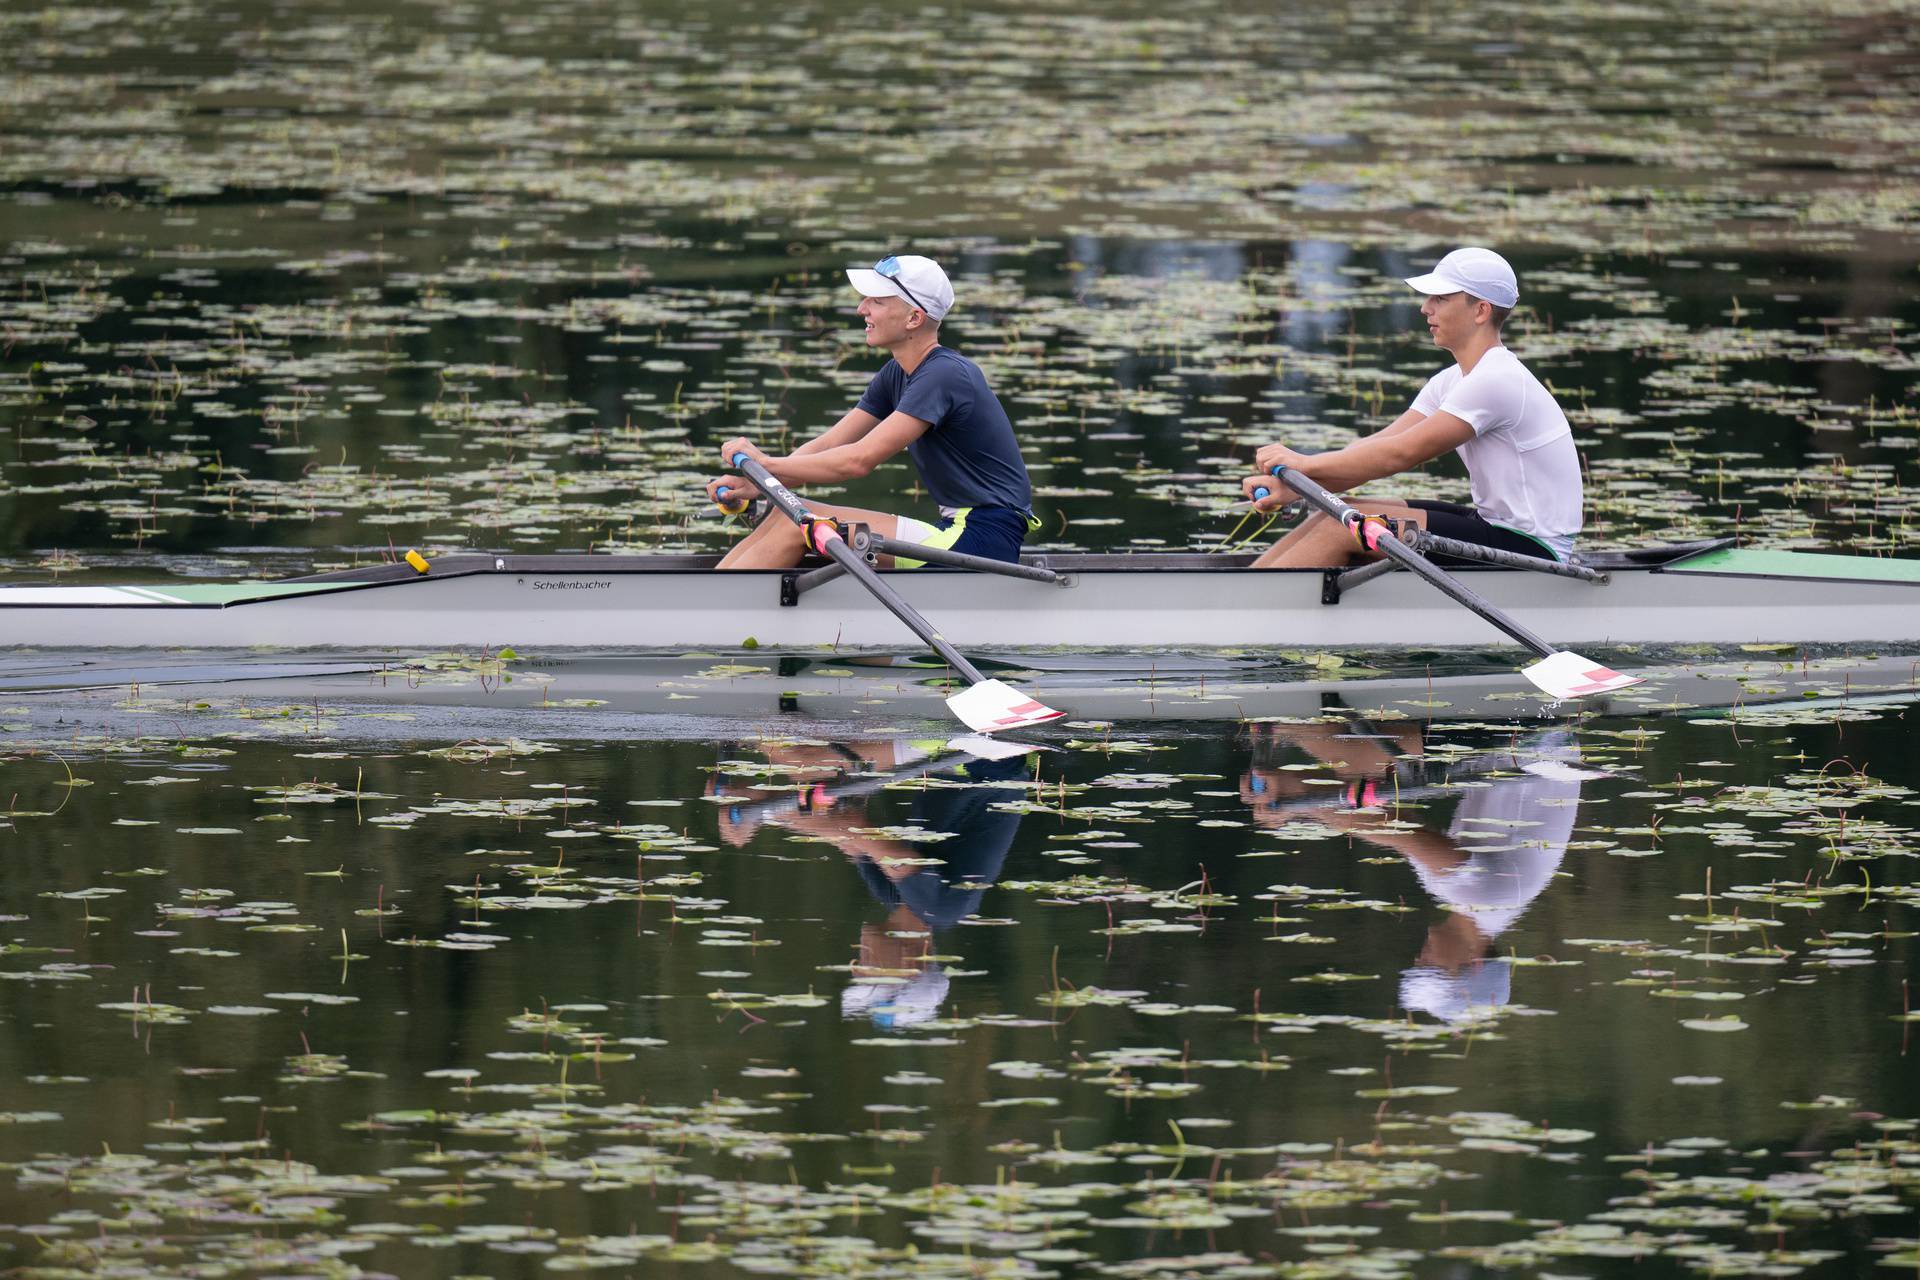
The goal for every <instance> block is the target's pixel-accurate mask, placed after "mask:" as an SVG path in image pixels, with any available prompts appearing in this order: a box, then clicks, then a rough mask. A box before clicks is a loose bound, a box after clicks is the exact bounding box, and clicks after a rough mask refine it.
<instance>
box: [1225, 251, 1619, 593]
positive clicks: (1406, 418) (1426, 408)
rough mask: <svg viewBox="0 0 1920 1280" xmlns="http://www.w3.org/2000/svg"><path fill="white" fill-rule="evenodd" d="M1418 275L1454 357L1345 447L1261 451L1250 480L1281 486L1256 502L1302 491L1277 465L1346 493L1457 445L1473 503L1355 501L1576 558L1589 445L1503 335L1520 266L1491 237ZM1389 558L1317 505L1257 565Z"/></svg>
mask: <svg viewBox="0 0 1920 1280" xmlns="http://www.w3.org/2000/svg"><path fill="white" fill-rule="evenodd" d="M1407 283H1408V284H1409V285H1411V286H1412V287H1413V289H1414V290H1415V291H1416V292H1418V293H1423V294H1425V295H1426V300H1425V301H1424V302H1422V303H1421V304H1420V314H1421V315H1423V316H1425V317H1426V320H1427V328H1428V330H1429V331H1431V332H1432V334H1433V341H1434V345H1435V346H1438V347H1441V348H1443V349H1445V350H1446V351H1449V352H1451V353H1452V355H1453V358H1454V361H1455V363H1454V365H1453V366H1452V367H1451V368H1448V369H1443V370H1442V371H1441V372H1439V373H1437V374H1435V375H1434V376H1433V377H1432V378H1431V379H1430V380H1429V381H1428V382H1427V385H1426V386H1425V387H1424V388H1422V389H1421V391H1420V394H1419V395H1418V396H1416V397H1415V398H1414V401H1413V406H1412V407H1411V408H1410V409H1408V410H1407V411H1406V412H1405V413H1403V414H1401V415H1400V416H1399V417H1398V418H1395V419H1394V420H1393V422H1392V424H1391V425H1389V426H1388V427H1387V428H1386V429H1385V430H1382V431H1378V432H1376V433H1374V434H1373V435H1370V436H1366V437H1364V438H1363V439H1360V440H1356V441H1354V442H1353V443H1352V444H1350V445H1348V446H1346V447H1345V448H1344V449H1336V450H1334V451H1333V452H1331V453H1315V454H1304V453H1295V452H1294V451H1293V450H1292V449H1289V448H1287V447H1286V446H1285V445H1283V444H1270V445H1267V446H1265V447H1263V448H1262V449H1261V450H1260V452H1259V453H1258V454H1257V455H1255V462H1256V463H1257V465H1258V466H1259V468H1260V474H1259V475H1254V476H1248V477H1247V478H1246V479H1245V480H1244V481H1242V482H1241V487H1242V488H1243V489H1244V490H1245V491H1246V494H1247V496H1248V497H1249V498H1252V497H1253V495H1254V490H1255V489H1257V488H1264V489H1267V490H1269V491H1271V492H1270V493H1269V496H1268V497H1266V498H1265V499H1260V500H1257V501H1256V505H1257V506H1259V507H1260V508H1261V509H1262V510H1272V509H1273V508H1275V507H1278V506H1280V505H1282V504H1283V503H1285V502H1286V501H1288V500H1289V499H1290V498H1291V497H1292V496H1293V495H1292V493H1291V492H1290V491H1289V490H1287V489H1286V487H1285V486H1284V485H1279V486H1276V485H1275V484H1274V483H1273V479H1272V471H1273V468H1274V467H1275V466H1276V465H1281V464H1284V465H1286V466H1289V467H1294V468H1297V469H1298V470H1300V471H1301V472H1304V473H1305V474H1306V475H1307V476H1309V477H1310V478H1312V479H1314V480H1317V481H1319V482H1320V484H1322V485H1324V486H1325V487H1326V488H1328V489H1331V490H1333V491H1334V492H1335V493H1340V492H1344V491H1345V490H1348V489H1352V488H1356V487H1358V486H1360V485H1363V484H1366V483H1367V482H1368V481H1370V480H1379V479H1383V478H1385V477H1387V476H1393V475H1398V474H1400V473H1401V472H1403V471H1407V470H1410V469H1412V468H1414V467H1417V466H1419V465H1421V464H1422V463H1424V462H1429V461H1431V460H1432V459H1434V458H1437V457H1439V456H1440V455H1441V454H1443V453H1446V452H1447V451H1448V450H1450V449H1457V450H1458V451H1459V453H1460V457H1461V459H1462V460H1463V461H1465V462H1466V464H1467V475H1468V477H1469V479H1470V481H1471V483H1472V491H1473V505H1472V506H1463V505H1460V504H1457V503H1451V502H1432V501H1405V502H1402V501H1390V500H1371V501H1361V502H1355V503H1354V504H1353V505H1354V506H1355V507H1357V508H1358V509H1359V510H1361V511H1364V512H1367V513H1369V514H1375V515H1384V516H1388V517H1390V518H1392V519H1395V520H1403V521H1408V522H1411V523H1413V524H1417V525H1420V526H1421V527H1423V528H1425V529H1428V530H1430V531H1431V532H1433V533H1434V534H1437V535H1438V536H1440V537H1444V538H1454V539H1457V540H1458V541H1461V542H1471V543H1475V544H1477V545H1479V546H1484V547H1495V548H1498V549H1500V550H1505V551H1517V552H1519V553H1521V554H1522V555H1531V556H1548V557H1551V558H1553V559H1556V560H1565V559H1566V558H1567V557H1568V555H1569V554H1571V552H1572V550H1573V539H1574V535H1575V534H1577V533H1579V532H1580V525H1581V522H1582V513H1581V506H1582V486H1581V480H1580V457H1579V454H1578V453H1577V452H1576V451H1575V449H1574V447H1573V433H1572V431H1571V430H1570V429H1569V428H1568V426H1567V416H1566V414H1564V413H1562V412H1561V411H1560V406H1559V405H1558V404H1556V403H1555V402H1554V399H1553V396H1552V394H1551V393H1550V392H1548V390H1547V389H1546V388H1545V387H1544V386H1542V385H1541V384H1540V380H1539V379H1538V378H1536V377H1534V376H1533V374H1532V373H1531V372H1529V371H1528V369H1527V367H1526V366H1525V365H1523V364H1521V363H1520V361H1519V359H1518V358H1516V357H1515V356H1514V354H1513V353H1512V352H1511V351H1509V350H1507V349H1506V348H1505V347H1504V346H1502V345H1501V344H1500V326H1501V325H1502V324H1504V323H1505V322H1506V319H1507V316H1508V315H1509V314H1510V313H1511V312H1512V310H1513V308H1514V305H1515V304H1516V303H1518V302H1519V301H1520V286H1519V282H1518V281H1517V280H1516V279H1515V278H1514V274H1513V268H1512V267H1510V266H1508V265H1507V260H1506V259H1505V258H1502V257H1501V256H1500V255H1499V254H1497V253H1495V252H1494V251H1493V250H1491V249H1476V248H1467V249H1455V250H1454V251H1453V252H1452V253H1449V254H1448V255H1447V256H1446V257H1444V258H1442V259H1440V261H1439V262H1438V263H1436V264H1435V265H1434V268H1433V270H1432V271H1430V272H1428V273H1427V274H1426V275H1423V276H1413V277H1411V278H1410V279H1408V281H1407ZM1378 558H1379V553H1378V552H1372V551H1366V550H1363V549H1362V548H1360V547H1358V546H1356V545H1355V543H1354V539H1353V536H1352V535H1351V534H1350V533H1349V532H1348V531H1347V530H1346V529H1344V528H1343V527H1341V526H1340V525H1339V524H1337V523H1336V522H1334V521H1333V520H1331V519H1329V518H1327V517H1326V516H1324V515H1318V514H1316V515H1313V516H1310V517H1309V518H1308V519H1306V520H1305V521H1303V522H1302V523H1301V524H1300V526H1299V527H1298V528H1296V529H1294V530H1293V531H1292V532H1290V533H1288V534H1287V536H1286V537H1284V538H1282V539H1280V541H1279V542H1277V543H1275V544H1274V545H1273V546H1272V547H1270V548H1268V549H1267V551H1266V553H1265V554H1263V555H1262V556H1261V557H1260V558H1259V559H1257V560H1255V561H1254V562H1253V566H1254V568H1256V569H1266V568H1300V567H1326V568H1337V567H1339V566H1342V565H1346V564H1349V563H1352V562H1353V561H1354V560H1356V559H1359V560H1373V559H1378ZM1438 559H1439V560H1440V561H1441V562H1442V563H1445V562H1446V558H1445V557H1438Z"/></svg>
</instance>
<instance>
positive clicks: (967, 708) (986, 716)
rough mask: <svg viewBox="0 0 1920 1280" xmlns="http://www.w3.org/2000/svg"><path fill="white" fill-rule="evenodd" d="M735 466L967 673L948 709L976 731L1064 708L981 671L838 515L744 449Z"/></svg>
mask: <svg viewBox="0 0 1920 1280" xmlns="http://www.w3.org/2000/svg"><path fill="white" fill-rule="evenodd" d="M733 465H734V466H736V467H738V468H740V470H742V471H744V472H745V473H746V475H747V478H748V479H749V480H752V481H753V482H754V483H755V484H757V485H759V486H760V492H762V493H764V494H766V495H767V497H768V498H769V499H771V500H772V502H773V505H774V506H776V507H778V508H780V513H781V514H782V515H784V516H786V518H787V519H789V520H791V521H793V522H794V524H796V525H798V526H799V528H800V532H801V533H802V534H803V535H805V537H806V541H807V545H808V546H810V547H812V548H813V549H814V550H815V551H818V552H819V553H820V554H821V555H823V556H826V557H827V558H828V559H830V560H832V561H833V562H834V563H835V564H837V565H839V566H840V567H841V568H842V569H845V570H846V571H847V572H848V573H849V574H851V575H852V576H853V577H854V578H856V579H858V580H859V582H860V585H861V586H863V587H865V588H866V589H867V590H868V591H869V592H871V593H872V595H873V598H874V599H876V600H878V601H879V602H880V603H881V604H883V605H885V606H886V607H887V610H888V611H889V612H890V613H892V614H893V616H894V617H896V618H898V619H900V621H902V622H904V623H906V624H907V627H908V629H909V630H911V631H912V632H913V633H914V634H915V635H917V636H919V637H920V638H921V639H922V640H924V641H926V642H927V644H929V645H931V646H932V647H933V651H934V652H935V653H937V654H939V655H940V656H941V657H942V658H945V659H946V660H947V662H948V663H949V664H951V665H952V667H953V669H954V670H955V671H958V672H959V673H960V674H961V675H963V676H965V677H966V680H967V684H968V686H969V687H968V688H967V689H965V690H963V691H962V692H960V693H956V694H955V695H953V697H951V698H948V699H947V709H948V710H949V711H951V712H953V714H954V715H956V716H959V717H960V719H961V720H963V721H965V722H966V726H967V728H969V729H972V730H973V731H974V732H975V733H998V732H999V731H1001V730H1003V729H1024V728H1027V727H1028V726H1030V725H1036V724H1045V723H1046V722H1047V721H1049V720H1058V719H1059V718H1060V717H1061V716H1063V715H1065V714H1066V713H1065V712H1064V711H1055V710H1054V709H1053V708H1052V707H1049V706H1048V705H1046V704H1045V703H1044V702H1041V701H1039V700H1038V699H1035V698H1032V697H1029V696H1028V695H1026V694H1024V693H1022V692H1020V691H1019V690H1018V689H1015V688H1014V687H1013V686H1011V685H1009V684H1005V683H1003V682H1001V681H999V680H989V679H987V677H986V676H984V675H981V674H980V669H979V668H978V667H976V666H974V665H973V664H972V663H971V662H968V661H967V659H966V657H965V656H964V655H963V654H962V653H961V652H960V651H959V650H958V649H955V648H954V647H953V646H952V645H950V644H948V643H947V641H946V638H945V637H943V636H942V635H941V634H940V633H939V632H938V631H935V630H934V629H933V627H932V626H931V625H930V624H929V623H928V622H927V620H926V619H925V618H923V617H921V616H920V615H919V613H918V612H916V611H915V610H914V608H913V606H912V605H910V604H908V603H907V602H906V601H905V600H902V599H901V598H900V595H899V593H898V592H896V591H895V590H894V589H893V588H892V587H889V586H888V585H887V584H886V583H884V582H882V581H881V580H880V575H879V574H877V573H875V572H874V571H873V569H872V568H870V567H869V566H868V565H867V562H866V561H865V560H864V559H862V558H861V557H860V555H859V554H858V553H856V552H855V551H854V549H853V548H852V547H849V546H848V545H847V540H846V539H845V538H843V537H841V536H840V527H839V526H838V525H836V524H835V523H834V522H833V521H832V520H829V519H824V518H822V517H819V516H815V515H814V514H813V513H812V512H811V511H809V510H807V507H806V504H805V503H803V502H801V501H800V499H799V498H798V497H796V496H795V495H794V493H793V491H792V490H791V489H789V488H787V486H785V485H784V484H781V483H780V482H779V481H778V480H776V479H774V477H773V473H772V472H770V471H768V470H767V469H766V468H765V467H763V466H761V465H760V464H759V463H758V462H755V461H754V460H753V459H752V458H749V457H748V456H747V455H746V454H744V453H736V454H734V455H733Z"/></svg>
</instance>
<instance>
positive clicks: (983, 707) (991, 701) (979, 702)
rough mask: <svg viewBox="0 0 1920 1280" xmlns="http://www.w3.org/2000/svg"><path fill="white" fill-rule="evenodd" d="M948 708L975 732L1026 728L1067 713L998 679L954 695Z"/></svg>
mask: <svg viewBox="0 0 1920 1280" xmlns="http://www.w3.org/2000/svg"><path fill="white" fill-rule="evenodd" d="M947 709H948V710H949V711H951V712H953V714H954V715H956V716H959V717H960V719H961V720H962V721H963V722H965V724H966V726H967V728H969V729H971V730H973V731H974V732H975V733H999V732H1001V731H1002V730H1005V729H1025V728H1028V727H1029V726H1032V725H1036V724H1045V723H1046V722H1047V721H1049V720H1058V719H1059V718H1060V717H1061V716H1063V715H1065V714H1066V712H1064V711H1055V710H1054V709H1053V708H1052V707H1050V706H1048V705H1047V704H1046V703H1044V702H1041V701H1039V700H1037V699H1035V698H1031V697H1029V696H1027V695H1026V694H1024V693H1022V692H1020V691H1019V690H1018V689H1016V688H1014V687H1013V686H1012V685H1010V684H1002V683H1001V682H1000V681H998V680H982V681H981V682H980V683H979V684H976V685H974V686H973V687H972V688H970V689H964V690H962V691H961V692H959V693H956V694H954V695H953V696H952V697H951V698H948V699H947Z"/></svg>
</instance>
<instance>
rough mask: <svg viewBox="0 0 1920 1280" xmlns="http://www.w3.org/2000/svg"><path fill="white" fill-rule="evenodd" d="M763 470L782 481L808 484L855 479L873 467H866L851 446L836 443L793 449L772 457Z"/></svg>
mask: <svg viewBox="0 0 1920 1280" xmlns="http://www.w3.org/2000/svg"><path fill="white" fill-rule="evenodd" d="M767 470H769V471H771V472H773V474H774V475H776V476H778V477H779V478H780V480H781V482H782V483H784V484H790V485H808V484H837V483H839V482H840V481H842V480H858V479H859V478H860V477H861V476H864V475H866V474H867V473H868V472H870V471H872V470H873V468H872V467H869V466H866V465H865V464H864V462H863V460H862V459H861V458H860V456H859V455H858V453H856V452H855V451H854V450H853V449H851V448H849V447H847V446H845V445H840V446H837V447H833V448H827V449H820V450H817V451H815V452H813V453H799V452H795V453H790V454H788V455H787V456H786V457H784V458H775V459H773V460H772V464H771V465H770V466H769V467H768V468H767Z"/></svg>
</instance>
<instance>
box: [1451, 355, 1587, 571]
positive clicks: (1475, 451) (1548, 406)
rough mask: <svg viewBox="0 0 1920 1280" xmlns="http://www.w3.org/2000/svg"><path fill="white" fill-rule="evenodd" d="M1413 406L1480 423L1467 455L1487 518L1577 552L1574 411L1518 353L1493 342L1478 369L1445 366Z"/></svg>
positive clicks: (1464, 448) (1477, 503) (1579, 517)
mask: <svg viewBox="0 0 1920 1280" xmlns="http://www.w3.org/2000/svg"><path fill="white" fill-rule="evenodd" d="M1413 408H1414V412H1416V413H1419V414H1421V415H1423V416H1425V415H1431V414H1433V413H1436V412H1439V411H1442V410H1444V411H1445V412H1447V413H1450V414H1452V415H1453V416H1454V417H1456V418H1459V419H1461V420H1462V421H1464V422H1466V423H1467V424H1468V425H1469V426H1471V427H1472V428H1473V439H1471V440H1469V441H1467V442H1466V443H1465V444H1463V445H1461V446H1460V456H1461V458H1462V459H1464V460H1465V461H1466V464H1467V475H1468V477H1469V479H1470V480H1471V481H1472V484H1473V505H1474V508H1475V509H1476V510H1478V511H1479V513H1480V518H1481V519H1483V520H1485V521H1486V522H1487V523H1488V524H1497V525H1500V526H1502V527H1503V528H1508V529H1516V530H1518V531H1519V532H1521V533H1524V534H1528V535H1530V536H1532V537H1534V538H1537V539H1539V540H1540V541H1541V542H1544V543H1546V544H1547V545H1548V546H1550V547H1552V548H1553V550H1554V553H1555V554H1556V555H1557V556H1559V557H1560V558H1561V559H1563V560H1564V559H1565V558H1566V557H1567V555H1568V554H1569V553H1570V552H1572V550H1573V537H1574V535H1575V534H1577V533H1579V532H1580V526H1581V525H1582V524H1583V523H1584V522H1585V516H1584V513H1583V511H1582V486H1581V481H1580V455H1579V454H1578V453H1577V452H1575V450H1574V447H1573V431H1572V429H1571V428H1569V427H1568V426H1567V415H1566V414H1564V413H1562V412H1561V411H1560V406H1559V405H1558V404H1556V403H1555V402H1554V399H1553V395H1552V393H1550V392H1549V391H1548V390H1547V389H1546V388H1545V387H1543V386H1541V385H1540V380H1539V379H1538V378H1536V377H1534V376H1533V374H1532V373H1531V372H1529V371H1528V369H1527V366H1525V365H1523V364H1521V363H1520V358H1519V357H1518V356H1516V355H1514V354H1513V352H1511V351H1509V350H1507V349H1506V348H1505V347H1494V348H1493V349H1491V350H1490V351H1488V352H1487V353H1486V354H1485V355H1483V356H1481V357H1480V361H1479V363H1478V364H1475V365H1474V366H1473V372H1472V373H1466V374H1463V373H1461V372H1460V366H1459V365H1457V364H1456V365H1454V366H1452V367H1451V368H1448V369H1442V370H1441V371H1440V372H1439V373H1436V374H1434V375H1433V377H1432V378H1430V379H1429V380H1428V381H1427V385H1426V386H1425V387H1422V388H1421V389H1420V394H1419V395H1418V396H1416V397H1414V401H1413Z"/></svg>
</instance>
